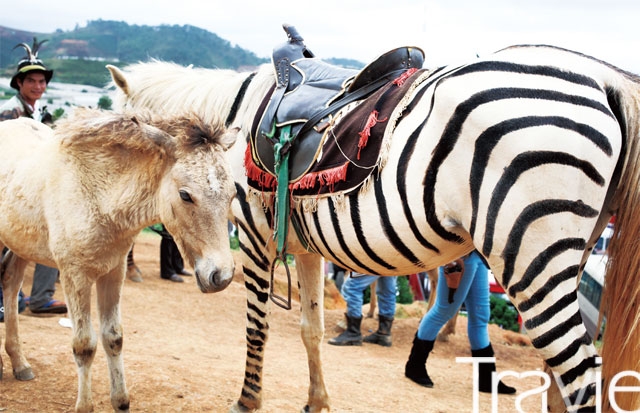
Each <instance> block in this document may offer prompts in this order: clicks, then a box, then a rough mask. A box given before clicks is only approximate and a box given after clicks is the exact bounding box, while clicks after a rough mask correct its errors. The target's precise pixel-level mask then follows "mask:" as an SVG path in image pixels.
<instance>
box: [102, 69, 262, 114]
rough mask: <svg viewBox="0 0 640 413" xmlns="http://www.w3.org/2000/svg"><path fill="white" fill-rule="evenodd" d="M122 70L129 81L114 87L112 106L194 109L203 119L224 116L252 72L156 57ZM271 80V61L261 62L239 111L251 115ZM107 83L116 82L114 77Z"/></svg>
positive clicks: (170, 110) (165, 110)
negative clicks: (198, 65)
mask: <svg viewBox="0 0 640 413" xmlns="http://www.w3.org/2000/svg"><path fill="white" fill-rule="evenodd" d="M123 71H124V72H125V74H126V77H127V83H128V85H127V86H126V87H125V90H124V91H122V90H121V89H120V88H119V87H116V95H115V98H114V107H116V108H121V109H122V110H126V109H127V108H148V109H150V110H151V111H153V112H159V113H175V114H184V112H185V111H193V112H195V113H197V114H199V116H201V117H202V118H203V119H204V120H205V122H215V121H217V119H215V116H216V114H218V116H223V114H228V113H229V112H230V110H231V107H232V106H233V104H234V100H235V98H236V96H237V94H238V91H239V90H240V87H241V85H242V83H243V82H244V81H245V79H246V78H247V77H248V76H250V75H251V72H246V73H239V72H236V71H234V70H228V69H205V68H194V67H191V66H181V65H179V64H176V63H172V62H165V61H161V60H155V59H152V60H150V61H148V62H139V63H134V64H132V65H129V66H127V67H125V68H124V69H123ZM273 83H274V74H273V69H272V68H271V67H270V65H266V64H265V65H262V66H260V67H259V68H258V69H257V71H256V72H255V76H254V78H253V79H252V80H251V84H252V85H253V86H252V87H249V88H248V90H247V92H246V95H245V96H244V99H243V100H242V104H241V106H240V107H239V108H238V113H241V114H244V116H248V117H252V116H253V115H254V114H255V112H256V111H257V109H258V105H259V104H260V102H261V101H262V98H263V97H264V96H265V95H266V94H267V90H268V89H269V88H270V87H271V85H273ZM255 85H258V86H255ZM107 86H108V87H112V86H115V84H114V82H113V80H112V81H111V82H110V83H109V84H108V85H107ZM235 124H236V125H238V126H240V125H247V124H248V125H250V124H251V122H246V119H240V118H238V119H236V122H235ZM232 126H233V125H232Z"/></svg>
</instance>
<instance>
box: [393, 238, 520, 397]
mask: <svg viewBox="0 0 640 413" xmlns="http://www.w3.org/2000/svg"><path fill="white" fill-rule="evenodd" d="M462 262H463V267H462V269H460V270H459V271H461V272H462V274H461V275H462V277H461V278H460V279H459V284H458V285H457V286H456V287H455V288H450V287H449V286H448V285H447V278H446V276H445V273H444V270H443V267H441V268H440V269H439V275H438V288H437V293H436V301H435V304H434V305H433V307H432V308H431V310H429V312H428V313H427V314H425V315H424V317H423V318H422V320H421V321H420V325H419V326H418V331H417V332H416V335H415V337H414V339H413V346H412V348H411V353H410V354H409V360H408V361H407V363H406V365H405V373H404V374H405V376H406V377H407V378H409V379H411V380H412V381H414V382H415V383H417V384H419V385H421V386H424V387H433V381H432V380H431V378H430V377H429V374H427V367H426V362H427V357H428V356H429V353H430V352H431V350H433V344H434V342H435V340H436V337H437V336H438V332H439V331H440V329H441V328H442V327H443V326H444V325H445V324H446V322H447V321H449V319H450V318H451V317H455V316H456V315H457V313H458V310H459V309H460V306H461V305H462V303H463V302H464V303H465V306H466V309H467V315H468V322H467V335H468V337H469V344H471V355H472V356H473V357H493V355H494V353H493V348H492V347H491V342H490V341H489V330H488V325H489V315H490V305H489V270H488V268H487V266H486V265H485V263H484V260H483V259H482V257H481V256H480V254H478V252H477V251H474V252H472V253H470V254H469V255H467V256H465V257H463V258H462ZM449 284H451V283H449ZM494 371H496V365H495V363H481V364H480V365H479V373H478V375H479V386H480V387H479V390H480V391H481V392H483V393H490V392H491V377H492V376H491V373H492V372H494ZM498 392H499V393H504V394H513V393H515V392H516V389H514V388H513V387H511V386H507V385H506V384H504V383H503V382H502V381H500V382H499V383H498Z"/></svg>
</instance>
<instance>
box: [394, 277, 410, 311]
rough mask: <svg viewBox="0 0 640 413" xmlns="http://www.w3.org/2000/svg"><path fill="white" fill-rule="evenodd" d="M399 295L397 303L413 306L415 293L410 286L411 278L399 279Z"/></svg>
mask: <svg viewBox="0 0 640 413" xmlns="http://www.w3.org/2000/svg"><path fill="white" fill-rule="evenodd" d="M397 288H398V295H397V296H396V302H397V303H399V304H411V303H412V302H413V292H412V291H411V286H410V285H409V277H407V276H404V277H398V287H397Z"/></svg>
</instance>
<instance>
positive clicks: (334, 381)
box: [0, 233, 541, 413]
mask: <svg viewBox="0 0 640 413" xmlns="http://www.w3.org/2000/svg"><path fill="white" fill-rule="evenodd" d="M159 240H160V238H159V237H158V236H156V235H154V234H146V233H144V234H141V235H140V236H139V237H138V240H137V242H136V244H135V250H134V256H135V260H136V263H137V264H138V266H139V267H140V269H141V270H142V272H143V276H144V282H143V283H133V282H131V281H126V284H125V291H124V297H123V302H122V313H123V326H124V330H125V342H124V363H125V373H126V378H127V384H128V387H129V390H130V393H131V411H132V412H204V411H206V412H224V411H227V410H228V408H229V407H230V406H231V405H232V404H233V403H234V402H235V400H236V399H237V397H238V396H239V394H240V390H241V386H242V380H243V377H244V362H245V349H246V348H245V331H244V327H245V302H246V295H245V289H244V284H243V283H242V282H233V283H232V284H231V285H230V286H229V287H228V288H227V289H226V290H225V291H223V292H221V293H218V294H211V295H205V294H202V293H200V291H199V290H198V288H197V287H196V285H195V280H194V279H193V277H185V282H184V283H182V284H178V283H172V282H169V281H165V280H162V279H160V277H159V263H158V255H159ZM238 267H239V266H238ZM32 274H33V272H32V271H28V272H27V276H26V279H25V287H24V290H25V291H26V292H27V293H28V292H29V291H30V288H31V278H32ZM237 280H238V281H240V280H241V273H240V269H239V268H238V273H237ZM329 283H330V282H329ZM329 287H333V291H334V292H335V287H334V286H333V284H331V285H330V286H329ZM328 295H331V289H329V293H328ZM56 297H57V298H61V299H62V298H63V297H62V289H61V288H59V289H58V291H57V292H56ZM329 301H330V300H329ZM331 307H333V308H330V309H327V310H326V334H325V339H324V344H323V346H322V352H323V362H324V369H325V380H326V383H327V387H328V391H329V393H330V396H331V400H332V411H334V412H385V413H386V412H471V411H473V408H474V396H473V391H472V368H471V365H470V364H461V363H456V357H468V356H469V355H470V353H469V344H468V340H467V338H466V333H465V331H466V319H465V318H464V317H460V318H459V320H458V325H457V331H456V334H455V335H454V336H452V338H451V339H450V341H449V342H448V343H437V344H436V347H435V350H434V351H433V353H432V355H431V356H430V357H429V362H428V369H429V374H430V375H431V377H432V379H433V380H434V382H435V387H434V388H433V389H425V388H422V387H419V386H417V385H415V384H414V383H412V382H411V381H409V380H407V379H406V378H405V377H404V364H405V362H406V359H407V356H408V354H409V350H410V348H411V341H412V339H413V336H414V334H415V331H416V328H417V326H418V323H419V321H420V314H419V313H420V311H417V312H415V311H414V310H415V309H416V305H415V304H414V305H412V306H410V307H409V308H407V309H406V310H407V312H408V313H409V314H410V315H409V317H407V318H396V321H395V323H394V325H393V329H392V334H393V346H392V347H390V348H383V347H380V346H377V345H369V344H365V345H363V346H362V347H347V348H344V347H335V346H331V345H328V344H326V341H327V340H328V339H329V338H330V337H333V336H335V335H336V332H335V331H334V326H335V325H336V324H337V322H338V321H339V320H340V319H341V318H342V317H343V311H344V310H343V308H340V307H341V304H340V303H339V302H338V304H332V305H331ZM418 308H420V306H419V305H418ZM94 311H95V292H94ZM271 311H272V315H271V319H270V325H271V333H270V339H269V342H268V343H267V353H266V358H265V367H264V404H263V409H262V411H264V412H295V411H300V409H301V408H302V407H303V406H304V405H305V403H306V400H307V388H308V384H309V378H308V368H307V361H306V353H305V349H304V346H303V344H302V341H301V339H300V332H299V314H300V307H299V305H298V304H297V303H295V304H294V308H293V309H292V310H290V311H285V310H283V309H281V308H278V307H275V306H272V310H271ZM412 313H413V316H411V314H412ZM61 319H62V317H60V316H53V317H35V316H33V315H30V314H29V310H27V311H25V312H24V313H22V314H21V315H20V331H21V339H22V342H23V346H24V348H25V350H26V355H27V357H28V359H29V361H30V363H31V365H32V367H33V369H34V372H35V374H36V378H35V379H34V380H32V381H29V382H19V381H16V380H15V379H14V377H13V375H12V373H11V366H10V362H9V359H8V356H7V355H6V353H5V351H4V348H3V349H2V351H0V355H1V356H2V357H3V361H4V363H5V366H4V379H3V381H1V382H0V412H69V411H73V406H74V404H75V398H76V391H77V378H76V370H75V364H74V361H73V356H72V353H71V334H72V333H71V329H70V328H66V327H63V326H62V325H61V324H60V323H59V322H60V320H61ZM93 321H94V327H95V328H96V329H97V317H96V316H95V314H94V316H93ZM376 327H377V321H376V320H374V319H366V320H364V321H363V332H364V333H367V332H368V331H373V330H375V329H376ZM490 327H491V328H490V335H491V339H492V343H493V347H494V349H495V351H496V356H497V360H498V361H497V365H498V370H499V371H504V370H511V371H515V372H518V373H522V372H525V371H530V370H535V369H538V368H539V367H540V365H541V362H540V358H539V357H538V356H537V355H536V353H535V351H534V349H533V348H532V347H531V346H530V345H524V346H523V345H519V344H513V343H515V342H519V341H525V342H526V338H525V339H524V340H523V336H520V335H517V334H513V333H511V334H509V333H505V332H504V331H502V330H500V329H499V328H497V327H496V326H490ZM0 331H1V332H0V336H1V337H4V329H3V328H0ZM505 381H506V382H507V383H509V384H511V385H514V386H515V387H516V388H517V389H518V394H517V395H516V396H500V397H499V398H498V399H497V400H498V409H497V410H498V411H500V412H513V411H516V410H517V409H516V402H517V400H518V397H523V396H524V394H523V393H524V392H525V391H527V390H531V389H534V388H535V387H537V386H538V384H539V379H538V378H527V379H518V378H515V377H512V378H509V379H506V380H505ZM108 386H109V384H108V371H107V367H106V362H105V357H104V352H103V351H102V349H101V348H99V350H98V354H97V356H96V359H95V361H94V364H93V399H94V405H95V411H96V412H108V411H111V406H110V403H109V387H108ZM540 403H541V400H540V397H539V396H535V397H533V396H532V397H526V398H524V400H523V401H522V410H521V411H527V412H533V411H538V412H539V411H541V404H540ZM491 406H492V401H491V396H490V395H487V394H481V395H479V398H478V400H477V407H478V411H481V412H489V411H492V408H491Z"/></svg>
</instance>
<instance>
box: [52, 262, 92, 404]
mask: <svg viewBox="0 0 640 413" xmlns="http://www.w3.org/2000/svg"><path fill="white" fill-rule="evenodd" d="M60 282H61V283H62V288H63V289H64V295H65V299H66V301H67V307H68V309H69V317H70V318H71V324H72V326H73V340H72V344H71V346H72V349H73V356H74V358H75V361H76V366H77V370H78V398H77V400H76V412H90V411H92V410H93V400H92V398H91V364H92V363H93V358H94V357H95V354H96V345H97V338H96V334H95V332H94V331H93V327H92V325H91V287H92V284H93V283H92V282H91V281H90V280H89V278H88V277H85V275H84V273H83V272H82V271H80V270H79V269H77V268H73V269H71V270H62V269H61V270H60Z"/></svg>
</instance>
